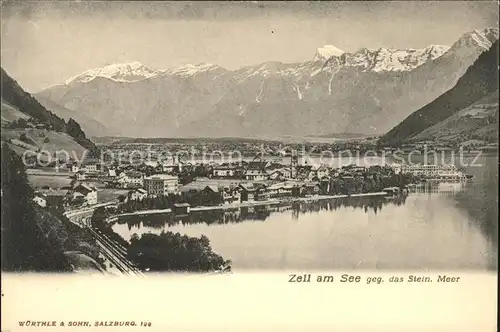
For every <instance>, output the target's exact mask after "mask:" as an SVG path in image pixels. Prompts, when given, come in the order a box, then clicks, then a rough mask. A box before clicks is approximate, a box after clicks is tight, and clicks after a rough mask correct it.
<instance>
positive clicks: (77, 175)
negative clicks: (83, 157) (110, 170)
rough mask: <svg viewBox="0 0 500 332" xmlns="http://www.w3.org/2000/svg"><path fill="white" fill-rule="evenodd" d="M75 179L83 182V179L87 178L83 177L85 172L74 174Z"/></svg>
mask: <svg viewBox="0 0 500 332" xmlns="http://www.w3.org/2000/svg"><path fill="white" fill-rule="evenodd" d="M75 178H76V179H77V180H78V181H85V179H86V178H87V176H86V175H85V172H83V171H78V172H76V174H75Z"/></svg>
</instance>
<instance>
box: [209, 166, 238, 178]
mask: <svg viewBox="0 0 500 332" xmlns="http://www.w3.org/2000/svg"><path fill="white" fill-rule="evenodd" d="M234 172H235V168H234V167H231V166H216V167H214V169H213V170H212V176H213V177H216V178H228V177H233V176H234Z"/></svg>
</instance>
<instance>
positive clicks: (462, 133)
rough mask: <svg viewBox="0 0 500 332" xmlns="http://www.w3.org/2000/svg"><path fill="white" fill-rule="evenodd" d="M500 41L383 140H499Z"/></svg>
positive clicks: (383, 141) (404, 141) (389, 141)
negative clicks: (447, 88) (499, 52)
mask: <svg viewBox="0 0 500 332" xmlns="http://www.w3.org/2000/svg"><path fill="white" fill-rule="evenodd" d="M498 55H499V54H498V41H496V42H494V43H493V45H492V46H491V47H490V49H489V50H488V51H486V52H484V53H482V54H481V55H480V56H479V58H478V59H477V60H476V61H475V62H474V64H473V65H472V66H470V67H469V68H468V69H467V71H466V73H465V74H464V75H463V76H462V77H461V78H460V79H459V80H458V82H457V84H456V85H455V86H454V87H453V88H451V89H450V90H448V91H447V92H445V93H444V94H443V95H441V96H439V97H438V98H436V99H435V100H434V101H432V102H431V103H429V104H427V105H425V106H424V107H422V108H421V109H419V110H417V111H416V112H414V113H412V114H411V115H410V116H408V117H407V118H406V119H405V120H404V121H402V122H401V123H400V124H399V125H397V126H396V127H395V128H393V129H392V130H390V131H389V132H388V133H387V134H386V135H384V136H383V137H382V138H381V139H380V141H379V142H380V143H382V144H387V145H396V146H397V145H400V144H401V143H406V142H422V141H426V142H427V141H439V142H444V141H451V142H456V143H462V142H467V141H471V140H476V141H485V142H495V141H496V142H498V137H497V136H498Z"/></svg>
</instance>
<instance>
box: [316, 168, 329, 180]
mask: <svg viewBox="0 0 500 332" xmlns="http://www.w3.org/2000/svg"><path fill="white" fill-rule="evenodd" d="M329 174H330V170H329V169H328V167H326V166H324V165H321V166H320V167H318V169H316V177H317V178H318V179H322V178H324V177H325V176H328V175H329Z"/></svg>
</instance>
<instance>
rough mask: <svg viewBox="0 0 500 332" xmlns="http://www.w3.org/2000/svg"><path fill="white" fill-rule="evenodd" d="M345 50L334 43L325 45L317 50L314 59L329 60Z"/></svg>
mask: <svg viewBox="0 0 500 332" xmlns="http://www.w3.org/2000/svg"><path fill="white" fill-rule="evenodd" d="M344 53H345V52H344V51H342V50H341V49H339V48H337V47H335V46H333V45H325V46H323V47H320V48H318V49H317V50H316V54H315V55H314V61H324V60H328V59H329V58H331V57H332V56H341V55H342V54H344Z"/></svg>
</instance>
